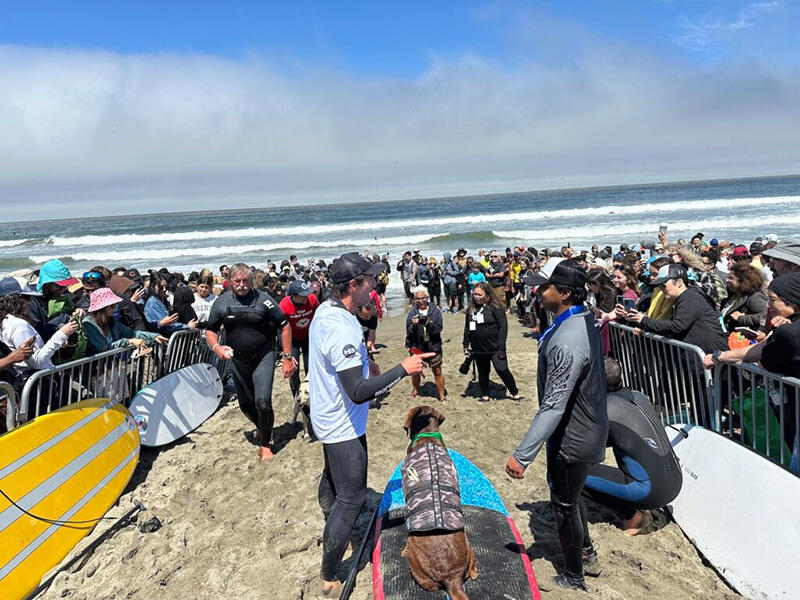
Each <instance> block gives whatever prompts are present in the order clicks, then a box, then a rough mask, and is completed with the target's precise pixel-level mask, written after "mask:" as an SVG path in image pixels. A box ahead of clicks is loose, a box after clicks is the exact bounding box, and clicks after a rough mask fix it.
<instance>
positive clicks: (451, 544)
mask: <svg viewBox="0 0 800 600" xmlns="http://www.w3.org/2000/svg"><path fill="white" fill-rule="evenodd" d="M443 422H444V416H443V415H442V414H441V413H439V411H437V410H436V409H434V408H432V407H430V406H417V407H416V408H412V409H411V410H410V411H408V416H407V417H406V423H405V425H404V428H405V430H406V433H408V436H409V438H410V439H411V442H410V443H409V445H408V452H407V456H406V461H405V462H404V463H403V492H404V494H405V495H406V525H407V526H408V528H409V533H408V543H407V544H406V546H405V548H403V551H402V553H401V556H404V557H406V558H408V565H409V567H410V568H411V576H412V577H413V578H414V581H416V582H417V583H418V584H419V585H420V586H421V587H422V588H423V589H426V590H428V591H433V590H437V589H444V590H445V591H446V592H447V593H448V595H449V596H450V598H451V599H452V600H469V597H468V596H467V594H466V593H465V592H464V587H463V584H464V581H465V580H466V578H467V577H469V578H470V579H477V578H478V561H477V560H476V559H475V554H474V553H473V551H472V548H470V545H469V542H467V536H466V534H465V533H464V529H463V514H462V513H461V505H460V499H458V500H457V506H453V504H452V502H451V501H452V500H453V496H455V497H456V498H457V496H458V474H457V473H456V471H455V466H454V465H453V463H452V461H451V460H450V457H449V456H448V455H447V451H446V449H445V451H444V452H441V451H440V450H439V449H437V448H434V447H426V448H423V447H422V445H424V444H433V445H434V446H438V447H439V448H440V449H444V442H442V441H441V440H440V439H437V438H436V437H425V436H423V437H420V438H417V440H416V442H415V441H414V439H415V437H416V436H417V435H418V434H420V433H436V432H438V431H439V425H441V424H442V423H443ZM420 452H424V453H425V457H424V460H422V461H418V462H417V463H416V464H424V465H427V464H428V463H429V462H430V459H432V458H433V459H436V460H438V462H437V463H436V466H435V467H434V470H435V475H434V476H433V477H432V478H433V479H435V480H436V482H438V483H441V487H442V489H445V490H448V491H447V492H443V493H442V495H441V496H439V497H438V498H439V501H441V502H442V503H443V504H442V505H443V506H444V507H445V508H444V509H441V507H438V508H437V510H436V511H434V510H430V511H429V512H428V514H427V515H426V514H424V513H425V508H426V507H427V506H429V505H430V504H431V503H430V502H429V501H427V499H426V498H422V499H420V498H416V499H417V500H421V504H419V503H418V504H417V506H419V508H416V507H415V502H414V500H413V499H412V497H411V496H412V495H413V496H415V497H418V496H424V494H425V493H426V492H427V491H428V490H429V489H430V487H431V486H430V485H422V486H417V487H416V488H413V486H414V484H416V483H419V474H418V472H417V469H416V468H415V467H414V461H413V457H412V456H411V455H412V453H414V454H415V455H419V453H420ZM453 483H454V484H455V485H452V484H453ZM420 487H422V488H425V490H421V489H420ZM407 490H414V491H412V492H411V493H410V494H409V493H407ZM445 493H449V494H451V495H450V496H449V497H446V496H445V495H444V494H445ZM412 513H415V514H413V515H412ZM434 515H435V519H434ZM426 517H431V518H432V519H434V520H435V523H434V522H432V523H431V525H429V526H426V525H425V524H424V521H425V518H426ZM420 518H421V519H422V522H423V524H422V525H421V528H422V529H427V530H424V531H415V530H413V525H419V524H420V523H421V521H420ZM433 526H436V527H435V528H434V527H433ZM453 529H457V530H455V531H454V530H453Z"/></svg>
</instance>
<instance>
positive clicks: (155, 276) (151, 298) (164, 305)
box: [144, 271, 197, 335]
mask: <svg viewBox="0 0 800 600" xmlns="http://www.w3.org/2000/svg"><path fill="white" fill-rule="evenodd" d="M167 286H168V281H167V278H166V277H164V275H163V274H161V273H159V272H157V271H151V273H150V281H149V283H148V284H147V302H145V305H144V314H145V316H146V317H147V320H148V321H149V322H150V324H151V325H153V326H157V327H158V328H159V331H160V332H161V333H162V334H164V335H171V334H173V333H175V332H176V331H181V330H183V329H194V328H195V327H196V326H197V319H194V320H193V321H191V320H190V321H189V322H188V323H180V322H179V321H178V318H179V315H178V313H177V312H174V311H173V312H172V313H170V302H169V298H167Z"/></svg>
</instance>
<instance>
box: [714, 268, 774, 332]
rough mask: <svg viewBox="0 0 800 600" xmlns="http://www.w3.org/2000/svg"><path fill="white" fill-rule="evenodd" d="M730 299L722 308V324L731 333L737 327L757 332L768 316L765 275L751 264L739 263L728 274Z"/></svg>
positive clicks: (727, 299) (728, 298)
mask: <svg viewBox="0 0 800 600" xmlns="http://www.w3.org/2000/svg"><path fill="white" fill-rule="evenodd" d="M727 287H728V297H727V298H726V300H725V304H724V305H723V306H722V311H721V312H722V324H723V325H724V326H725V329H726V330H727V331H728V332H729V333H730V332H732V331H734V330H735V329H736V328H737V327H748V328H750V329H753V330H757V329H758V328H759V327H760V326H761V320H762V319H763V318H764V315H766V314H767V295H766V294H765V293H764V290H763V287H764V273H763V272H762V271H761V270H760V269H758V268H757V267H754V266H753V265H752V264H750V263H746V262H737V263H735V264H734V265H733V266H732V267H731V270H730V271H729V273H728V281H727Z"/></svg>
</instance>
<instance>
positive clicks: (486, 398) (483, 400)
mask: <svg viewBox="0 0 800 600" xmlns="http://www.w3.org/2000/svg"><path fill="white" fill-rule="evenodd" d="M480 401H481V402H488V401H489V396H481V400H480Z"/></svg>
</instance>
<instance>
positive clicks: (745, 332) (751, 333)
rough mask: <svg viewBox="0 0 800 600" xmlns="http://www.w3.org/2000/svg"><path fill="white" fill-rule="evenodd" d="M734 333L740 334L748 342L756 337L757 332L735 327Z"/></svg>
mask: <svg viewBox="0 0 800 600" xmlns="http://www.w3.org/2000/svg"><path fill="white" fill-rule="evenodd" d="M734 331H736V332H737V333H741V334H742V335H743V336H744V337H746V338H747V339H748V340H754V339H756V337H757V336H758V332H757V331H755V330H753V329H750V328H749V327H736V328H735V329H734Z"/></svg>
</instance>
